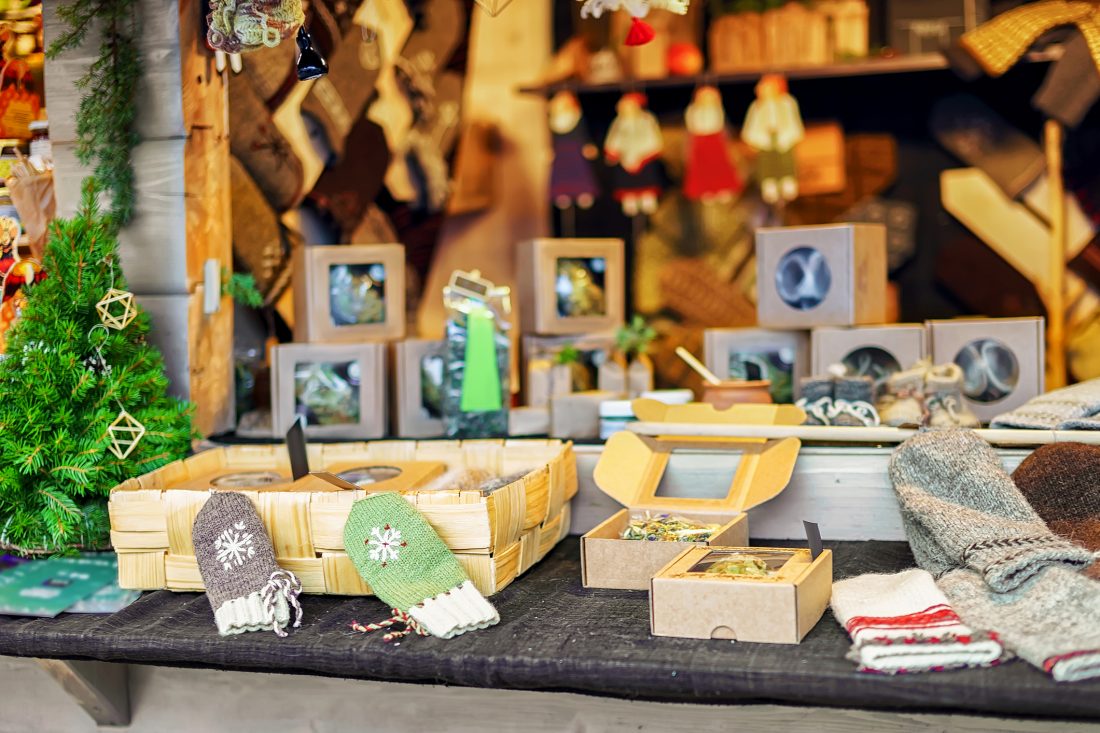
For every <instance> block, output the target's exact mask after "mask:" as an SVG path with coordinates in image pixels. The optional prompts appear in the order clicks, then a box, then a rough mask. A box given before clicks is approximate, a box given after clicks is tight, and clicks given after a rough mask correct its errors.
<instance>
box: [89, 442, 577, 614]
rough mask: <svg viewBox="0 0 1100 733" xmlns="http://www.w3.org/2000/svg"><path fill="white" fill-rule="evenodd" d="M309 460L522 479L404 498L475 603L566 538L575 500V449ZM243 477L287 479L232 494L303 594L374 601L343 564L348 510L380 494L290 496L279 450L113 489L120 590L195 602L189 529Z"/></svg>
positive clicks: (366, 447)
mask: <svg viewBox="0 0 1100 733" xmlns="http://www.w3.org/2000/svg"><path fill="white" fill-rule="evenodd" d="M308 451H309V462H310V467H311V468H312V469H313V470H314V471H325V472H329V473H332V474H340V473H341V472H345V471H349V470H352V469H355V468H357V467H360V466H364V465H367V464H375V465H379V464H382V465H398V466H401V465H407V466H416V465H417V464H418V462H435V463H441V464H443V465H444V466H445V467H446V468H447V469H448V470H450V469H454V468H471V469H482V470H484V471H488V472H489V473H492V474H493V475H496V476H511V475H515V474H520V473H521V472H526V473H522V475H521V477H520V478H518V479H517V480H515V481H512V482H511V483H508V484H506V485H504V486H502V487H500V488H496V489H493V490H491V491H487V492H483V491H481V490H457V489H454V490H452V489H446V488H443V489H435V490H431V491H425V490H420V489H418V488H416V486H411V487H407V488H405V489H404V490H402V491H401V493H402V494H403V495H404V496H405V498H406V499H408V500H409V501H410V502H412V503H413V504H414V505H415V506H416V508H417V509H418V510H419V511H420V512H421V513H422V514H423V515H424V516H425V518H426V519H427V520H428V522H429V523H430V524H431V525H432V527H433V528H434V529H435V531H436V532H438V533H439V536H440V537H441V538H442V539H443V541H444V542H445V543H446V544H447V546H448V547H449V548H450V549H451V550H452V551H453V552H454V553H455V555H456V556H457V557H458V559H459V561H460V562H461V563H462V565H463V567H464V568H465V569H466V572H467V573H468V574H469V576H470V578H471V579H472V580H473V582H474V584H475V585H476V586H477V588H478V590H479V591H481V592H482V593H483V594H484V595H492V594H493V593H496V592H498V591H500V590H502V589H503V588H504V587H506V586H507V585H508V584H509V583H511V582H512V581H513V580H515V579H516V577H518V576H519V575H520V574H522V573H524V572H526V571H527V570H528V569H529V568H530V567H531V566H532V565H534V564H535V563H536V562H538V561H539V560H541V559H542V558H543V557H544V556H545V555H546V554H547V553H548V552H549V551H550V550H551V549H552V548H553V547H554V545H556V544H557V543H558V542H559V541H560V540H561V539H563V538H564V537H565V536H566V535H567V534H568V532H569V520H570V505H569V502H570V500H571V499H572V498H573V497H574V496H575V495H576V493H577V468H576V460H575V457H574V454H573V445H572V443H568V442H565V443H563V442H561V441H556V440H507V441H499V440H477V441H463V442H460V441H423V442H413V441H377V442H372V443H332V444H323V445H310V446H308ZM247 472H265V473H274V474H278V475H279V476H280V477H285V482H284V483H282V484H276V485H272V486H270V487H265V488H263V489H255V488H247V489H240V490H241V492H242V493H244V494H245V495H247V496H248V498H249V499H251V500H252V503H253V504H254V505H255V507H256V511H257V513H258V514H259V516H260V519H261V520H262V521H263V523H264V527H265V528H266V530H267V532H268V534H269V535H270V536H271V541H272V544H273V545H274V547H275V557H276V560H277V561H278V563H279V565H280V566H281V567H283V568H285V569H286V570H290V571H292V572H293V573H295V574H296V575H297V576H298V578H299V579H300V580H301V581H302V587H303V590H304V591H305V592H306V593H325V594H333V595H353V596H356V595H370V594H371V591H370V588H369V587H368V586H367V584H366V583H364V582H363V580H362V579H361V578H360V577H359V574H358V572H357V571H356V569H355V566H354V565H353V564H352V562H351V560H350V559H349V558H348V556H347V554H346V553H345V552H344V539H343V535H344V523H345V522H346V520H347V517H348V513H349V512H350V511H351V505H352V504H353V503H355V502H356V501H358V500H359V499H362V498H363V497H365V496H367V495H368V494H370V493H375V492H376V491H377V490H379V489H378V487H373V488H374V489H375V490H374V491H372V490H371V489H372V485H370V484H368V485H367V487H366V488H365V489H363V488H361V489H355V490H352V489H346V490H325V491H299V490H294V488H293V486H292V485H291V484H290V480H289V477H290V475H291V470H290V459H289V456H288V454H287V451H286V448H285V446H281V445H261V446H255V445H248V446H230V447H224V448H216V449H213V450H209V451H205V452H203V453H199V454H197V455H194V456H191V457H190V458H187V459H184V460H182V461H176V462H174V463H171V464H169V465H167V466H164V467H162V468H160V469H158V470H156V471H153V472H152V473H148V474H145V475H144V476H141V477H139V478H135V479H130V480H128V481H126V482H124V483H122V484H120V485H119V486H117V487H115V488H114V489H112V491H111V495H110V501H109V503H108V509H109V512H110V517H111V541H112V543H113V544H114V547H115V551H116V552H117V553H118V572H119V584H120V585H121V586H122V587H123V588H130V589H137V590H161V589H166V590H172V591H201V590H203V585H202V578H201V576H200V575H199V568H198V564H197V562H196V561H195V549H194V546H193V545H192V543H191V525H192V523H193V522H194V520H195V515H197V514H198V512H199V510H200V509H201V508H202V506H203V504H205V503H206V500H207V498H209V496H210V488H211V485H212V484H211V482H212V481H215V480H218V479H219V478H223V477H226V476H232V475H234V474H237V475H239V474H241V473H247ZM409 473H410V474H412V473H415V472H414V471H411V470H410V471H409ZM380 486H381V484H379V487H380ZM219 490H223V487H219ZM388 490H393V489H388Z"/></svg>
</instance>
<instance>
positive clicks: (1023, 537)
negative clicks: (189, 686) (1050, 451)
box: [890, 428, 1100, 680]
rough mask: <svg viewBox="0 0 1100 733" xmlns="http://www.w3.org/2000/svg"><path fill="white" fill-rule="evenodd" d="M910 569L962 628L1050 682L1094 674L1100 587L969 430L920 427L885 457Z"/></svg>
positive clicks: (1099, 661) (1079, 552)
mask: <svg viewBox="0 0 1100 733" xmlns="http://www.w3.org/2000/svg"><path fill="white" fill-rule="evenodd" d="M890 478H891V480H892V481H893V483H894V490H895V492H896V493H897V496H898V500H899V501H900V503H901V509H902V518H903V520H904V522H905V532H906V535H907V536H908V538H909V544H910V546H911V547H912V549H913V555H914V557H916V559H917V564H918V565H920V566H921V567H922V568H924V569H925V570H928V571H929V572H931V573H932V574H933V576H935V577H936V578H937V582H938V584H939V586H940V588H941V589H942V590H943V591H944V593H945V594H946V595H947V597H948V598H949V599H950V600H951V603H952V605H953V606H954V607H955V610H956V611H957V612H958V614H959V616H960V617H961V618H962V619H963V621H965V622H966V623H967V624H968V625H970V626H972V627H974V628H976V629H981V630H988V631H993V632H995V633H997V635H998V636H999V637H1000V639H1001V641H1003V642H1004V644H1005V645H1006V646H1007V647H1008V648H1009V649H1011V650H1012V651H1015V652H1016V653H1018V654H1019V655H1020V656H1021V657H1023V658H1024V659H1026V660H1027V661H1028V662H1030V663H1031V664H1033V665H1035V666H1036V667H1039V668H1040V669H1044V670H1046V671H1047V672H1050V673H1051V674H1052V675H1053V676H1054V678H1055V679H1057V680H1071V679H1085V678H1087V677H1094V676H1100V651H1098V650H1100V627H1098V626H1097V625H1096V623H1095V619H1096V618H1100V584H1098V583H1096V581H1093V580H1090V579H1088V578H1086V577H1085V576H1083V575H1081V574H1079V573H1078V572H1076V571H1077V570H1080V569H1081V568H1084V567H1087V566H1088V565H1089V564H1090V563H1091V562H1092V559H1093V558H1092V554H1091V553H1090V552H1088V551H1087V550H1085V549H1084V548H1081V547H1078V546H1076V545H1074V544H1072V543H1071V542H1068V541H1067V540H1064V539H1062V538H1060V537H1058V536H1057V535H1055V534H1053V533H1052V532H1051V531H1050V530H1049V529H1047V527H1046V525H1045V524H1044V523H1043V521H1042V520H1041V519H1040V518H1039V516H1038V515H1037V514H1036V513H1035V511H1034V510H1033V509H1032V508H1031V507H1030V506H1029V505H1028V503H1027V501H1026V500H1025V499H1024V497H1023V496H1022V495H1021V494H1020V491H1019V489H1018V488H1017V487H1016V485H1015V484H1014V483H1013V482H1012V478H1011V477H1010V476H1009V475H1008V474H1007V473H1005V471H1004V468H1003V467H1002V466H1001V462H1000V459H999V458H998V456H997V454H996V452H995V451H994V450H993V449H992V447H990V446H989V444H987V443H986V442H985V441H983V440H982V439H981V438H979V437H978V436H977V435H976V434H975V433H973V432H972V431H969V430H964V429H959V428H950V429H945V430H926V431H923V432H921V433H919V434H917V435H916V436H914V437H913V438H910V439H909V440H908V441H906V442H905V443H903V444H902V445H901V446H899V447H898V449H897V450H896V451H894V455H893V457H892V458H891V461H890Z"/></svg>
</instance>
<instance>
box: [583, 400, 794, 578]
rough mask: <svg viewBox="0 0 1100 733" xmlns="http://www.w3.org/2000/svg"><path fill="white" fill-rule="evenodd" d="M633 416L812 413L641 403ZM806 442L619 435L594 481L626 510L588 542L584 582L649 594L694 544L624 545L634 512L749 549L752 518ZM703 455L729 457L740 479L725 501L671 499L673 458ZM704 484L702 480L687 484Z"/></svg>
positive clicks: (782, 421)
mask: <svg viewBox="0 0 1100 733" xmlns="http://www.w3.org/2000/svg"><path fill="white" fill-rule="evenodd" d="M633 410H634V414H635V415H636V416H637V417H638V420H639V422H644V423H661V422H668V423H712V424H713V423H735V424H743V425H799V424H801V423H802V421H803V420H804V419H805V413H803V412H802V410H800V409H798V408H797V407H794V406H793V405H747V404H742V405H735V406H733V407H731V408H730V409H728V410H723V411H718V410H715V409H714V408H713V407H712V406H711V405H705V404H701V403H691V404H687V405H665V404H663V403H660V402H657V401H656V400H645V399H641V400H635V401H634V404H633ZM800 446H801V443H800V442H799V440H798V439H797V438H785V439H783V440H769V441H760V440H752V439H749V440H733V439H730V440H726V439H720V440H715V439H713V438H712V439H705V440H704V439H692V438H690V437H687V438H682V437H677V438H675V439H672V440H663V439H659V438H651V437H649V436H642V435H637V434H635V433H633V432H628V431H623V432H619V433H615V434H614V435H612V436H611V437H610V438H609V439H608V441H607V444H606V446H605V447H604V451H603V454H602V455H601V456H600V461H599V463H598V464H596V469H595V472H594V474H593V477H594V479H595V482H596V486H598V487H599V488H600V490H601V491H603V492H604V493H605V494H607V495H608V496H610V497H612V498H613V499H615V500H616V501H618V502H619V503H620V504H622V505H623V506H624V507H625V508H624V509H622V510H621V511H619V512H616V513H615V514H614V515H612V516H611V517H610V518H608V519H607V520H606V521H604V522H603V523H601V524H600V525H598V526H597V527H595V528H594V529H592V530H591V531H590V532H588V533H587V534H586V535H584V536H583V537H582V538H581V580H582V582H583V583H584V586H585V587H586V588H622V589H628V590H645V589H647V588H649V582H650V580H651V579H652V578H653V576H654V574H656V572H657V571H658V570H660V569H661V568H662V567H663V566H664V565H665V564H666V563H667V562H668V561H669V560H671V559H672V558H674V557H675V556H676V555H678V554H680V552H681V551H682V550H684V549H685V548H687V547H694V546H695V545H696V544H697V543H692V542H665V541H646V540H624V539H621V533H622V531H623V529H624V528H625V527H626V526H627V524H628V523H629V521H630V517H631V516H632V515H635V514H644V513H645V512H647V511H648V512H652V513H668V514H673V515H679V516H683V517H685V518H688V519H695V520H698V521H702V522H705V523H707V524H719V525H720V526H719V528H718V529H717V530H716V531H715V532H714V533H713V534H712V535H711V536H710V538H709V539H708V540H707V542H706V543H704V544H728V543H733V544H737V545H746V544H748V515H747V514H745V512H746V511H747V510H748V509H750V508H752V507H754V506H757V505H759V504H762V503H764V502H766V501H768V500H770V499H773V498H775V497H776V496H777V495H778V494H779V493H780V492H781V491H783V489H785V488H786V486H787V483H788V482H789V481H790V479H791V473H792V472H793V471H794V464H795V460H796V459H797V458H798V451H799V448H800ZM693 448H694V449H695V450H699V449H704V450H706V451H707V452H710V453H721V454H724V455H728V456H729V461H728V465H729V467H730V468H731V469H734V470H733V474H732V475H733V478H732V481H731V483H730V485H729V489H728V491H727V492H726V494H725V495H724V496H721V497H711V498H703V497H699V496H664V495H659V494H663V493H664V492H663V491H662V489H663V488H665V485H666V484H665V479H666V478H667V479H669V481H672V480H674V477H673V476H671V474H672V473H673V472H674V471H675V467H674V466H672V465H671V463H672V459H673V455H674V453H676V452H677V451H681V450H692V449H693ZM688 482H689V483H693V484H698V482H697V481H690V480H689V481H688Z"/></svg>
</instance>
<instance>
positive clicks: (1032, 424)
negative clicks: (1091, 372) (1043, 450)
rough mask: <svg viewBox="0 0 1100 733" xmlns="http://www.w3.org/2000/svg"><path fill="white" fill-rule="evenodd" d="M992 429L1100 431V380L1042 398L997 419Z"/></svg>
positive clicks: (1054, 392)
mask: <svg viewBox="0 0 1100 733" xmlns="http://www.w3.org/2000/svg"><path fill="white" fill-rule="evenodd" d="M990 427H992V428H1025V429H1031V430H1100V379H1090V380H1089V381H1087V382H1081V383H1079V384H1074V385H1073V386H1070V387H1064V388H1062V389H1056V390H1054V391H1053V392H1047V393H1046V394H1041V395H1039V396H1038V397H1035V398H1033V399H1031V400H1028V402H1027V403H1026V404H1024V405H1022V406H1020V407H1017V408H1016V409H1015V410H1012V411H1011V412H1006V413H1005V414H1003V415H998V416H997V417H995V418H994V419H993V422H992V423H991V424H990Z"/></svg>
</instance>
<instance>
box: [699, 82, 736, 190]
mask: <svg viewBox="0 0 1100 733" xmlns="http://www.w3.org/2000/svg"><path fill="white" fill-rule="evenodd" d="M684 122H685V124H686V125H687V129H688V133H689V142H688V157H687V165H686V170H685V173H684V196H686V197H687V198H689V199H692V200H698V199H703V200H704V201H706V200H708V199H713V198H717V199H721V200H724V201H728V200H729V199H730V198H732V197H733V196H734V195H735V194H738V193H741V191H742V189H743V188H744V184H743V183H742V181H741V176H740V174H739V173H738V172H737V168H735V167H734V165H733V162H732V161H731V160H730V154H729V148H728V147H727V144H726V142H727V136H726V113H725V111H723V109H722V95H720V94H719V93H718V90H717V89H715V88H714V87H710V86H704V87H699V88H698V89H696V90H695V97H694V99H693V100H692V102H691V104H690V105H688V108H687V110H685V112H684Z"/></svg>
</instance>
